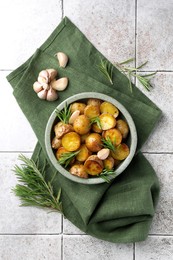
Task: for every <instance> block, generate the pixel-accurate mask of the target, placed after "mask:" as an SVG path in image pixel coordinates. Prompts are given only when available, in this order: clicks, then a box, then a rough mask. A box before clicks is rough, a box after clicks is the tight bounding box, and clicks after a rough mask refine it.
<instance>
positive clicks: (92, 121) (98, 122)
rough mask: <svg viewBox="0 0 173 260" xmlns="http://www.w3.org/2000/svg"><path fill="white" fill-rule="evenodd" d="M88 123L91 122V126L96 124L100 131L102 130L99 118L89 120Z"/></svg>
mask: <svg viewBox="0 0 173 260" xmlns="http://www.w3.org/2000/svg"><path fill="white" fill-rule="evenodd" d="M90 121H91V124H94V123H96V124H97V126H98V127H99V128H100V129H102V126H101V122H100V118H99V117H98V116H96V117H93V118H91V119H90Z"/></svg>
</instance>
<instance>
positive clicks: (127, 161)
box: [45, 92, 137, 185]
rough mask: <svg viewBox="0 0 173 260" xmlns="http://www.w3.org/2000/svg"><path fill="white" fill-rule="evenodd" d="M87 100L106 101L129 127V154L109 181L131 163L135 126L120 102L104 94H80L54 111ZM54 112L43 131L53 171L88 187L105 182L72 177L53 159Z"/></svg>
mask: <svg viewBox="0 0 173 260" xmlns="http://www.w3.org/2000/svg"><path fill="white" fill-rule="evenodd" d="M88 98H97V99H101V100H103V101H108V102H110V103H112V104H113V105H115V106H116V107H117V108H118V109H119V111H120V113H121V117H122V118H124V119H125V120H126V122H127V124H128V126H129V134H128V138H127V140H126V143H127V144H128V146H129V148H130V153H129V155H128V157H127V158H126V159H125V160H123V161H122V162H121V163H120V164H119V165H118V166H117V168H116V169H115V171H114V174H113V175H111V179H112V178H115V177H117V176H118V175H119V174H121V173H122V172H123V171H124V170H125V169H126V168H127V166H128V165H129V164H130V162H131V161H132V159H133V157H134V155H135V151H136V146H137V133H136V127H135V124H134V122H133V119H132V117H131V115H130V114H129V112H128V111H127V109H126V108H125V107H124V106H123V105H122V104H121V103H120V102H118V101H117V100H116V99H114V98H112V97H110V96H108V95H104V94H101V93H97V92H84V93H80V94H76V95H74V96H71V97H69V98H67V99H66V100H64V101H63V102H62V103H61V104H59V105H58V106H57V107H56V109H58V110H62V109H63V108H64V107H65V105H66V104H67V105H69V104H71V103H74V102H77V101H78V102H79V101H80V102H82V101H85V100H87V99H88ZM56 109H55V110H56ZM55 110H54V111H53V112H52V114H51V116H50V118H49V120H48V122H47V126H46V130H45V146H46V152H47V155H48V157H49V159H50V161H51V163H52V164H53V166H54V167H55V169H56V170H57V171H58V172H59V173H60V174H62V175H63V176H65V177H66V178H68V179H70V180H72V181H74V182H78V183H83V184H88V185H89V184H99V183H103V182H105V180H104V179H102V178H101V177H97V176H96V177H91V178H88V179H84V178H80V177H77V176H74V175H72V174H70V173H69V171H68V170H66V169H65V168H64V167H63V166H62V165H60V164H59V162H58V160H57V159H56V157H55V154H54V150H53V149H52V147H51V140H52V138H53V135H54V131H53V127H54V125H55V124H56V123H57V122H58V118H57V115H56V111H55Z"/></svg>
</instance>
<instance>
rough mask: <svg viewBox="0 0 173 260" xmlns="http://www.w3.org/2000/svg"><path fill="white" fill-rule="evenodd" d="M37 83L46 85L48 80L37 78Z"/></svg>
mask: <svg viewBox="0 0 173 260" xmlns="http://www.w3.org/2000/svg"><path fill="white" fill-rule="evenodd" d="M37 81H38V82H39V83H40V84H45V83H46V84H47V83H48V82H49V79H48V78H44V77H41V76H38V78H37Z"/></svg>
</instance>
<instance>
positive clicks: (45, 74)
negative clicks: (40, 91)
mask: <svg viewBox="0 0 173 260" xmlns="http://www.w3.org/2000/svg"><path fill="white" fill-rule="evenodd" d="M39 77H43V78H45V79H47V81H48V78H49V73H48V72H47V70H42V71H40V73H39Z"/></svg>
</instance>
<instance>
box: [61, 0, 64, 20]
mask: <svg viewBox="0 0 173 260" xmlns="http://www.w3.org/2000/svg"><path fill="white" fill-rule="evenodd" d="M61 11H62V16H61V19H63V18H64V0H61Z"/></svg>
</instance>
